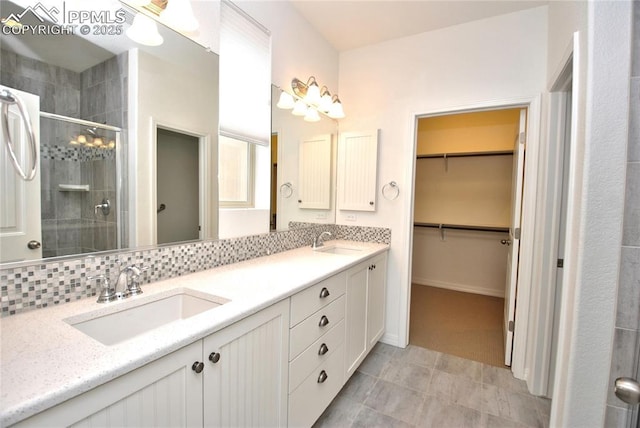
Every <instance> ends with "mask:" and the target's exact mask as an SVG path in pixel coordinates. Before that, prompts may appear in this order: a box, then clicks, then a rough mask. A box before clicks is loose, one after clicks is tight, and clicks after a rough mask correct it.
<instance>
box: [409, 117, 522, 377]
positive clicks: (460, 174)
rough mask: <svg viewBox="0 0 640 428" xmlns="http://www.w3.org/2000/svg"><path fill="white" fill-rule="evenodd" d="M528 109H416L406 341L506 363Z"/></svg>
mask: <svg viewBox="0 0 640 428" xmlns="http://www.w3.org/2000/svg"><path fill="white" fill-rule="evenodd" d="M526 115H527V109H526V108H520V107H514V108H502V109H493V110H480V111H469V112H462V113H454V114H440V115H432V116H425V117H420V118H418V122H417V133H416V140H417V150H416V154H417V158H416V168H415V183H414V189H415V195H414V230H413V249H412V253H413V254H412V258H413V262H412V291H411V308H410V314H411V315H410V326H409V342H410V343H413V344H416V345H418V346H423V347H426V348H429V349H433V350H436V351H440V352H444V353H448V354H453V355H458V356H460V357H463V358H468V359H472V360H476V361H481V362H484V363H487V364H491V365H494V366H500V367H503V366H504V365H510V363H511V347H512V342H513V320H514V319H515V291H516V290H515V288H516V284H517V281H516V279H517V268H518V255H519V239H520V231H519V229H520V216H521V206H522V202H521V201H522V186H523V176H524V144H523V143H524V135H525V129H526V120H527V116H526Z"/></svg>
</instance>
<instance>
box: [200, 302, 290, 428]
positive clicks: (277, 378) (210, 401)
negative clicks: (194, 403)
mask: <svg viewBox="0 0 640 428" xmlns="http://www.w3.org/2000/svg"><path fill="white" fill-rule="evenodd" d="M203 350H204V363H205V368H204V371H203V374H204V426H206V427H284V426H286V425H287V393H288V389H287V371H288V368H287V363H288V356H289V299H286V300H284V301H282V302H280V303H277V304H275V305H273V306H270V307H268V308H266V309H263V310H262V311H260V312H258V313H257V314H255V315H252V316H251V317H249V318H245V319H243V320H241V321H239V322H237V323H235V324H233V325H231V326H229V327H227V328H225V329H224V330H221V331H219V332H217V333H214V334H212V335H211V336H208V337H206V338H205V339H204V340H203Z"/></svg>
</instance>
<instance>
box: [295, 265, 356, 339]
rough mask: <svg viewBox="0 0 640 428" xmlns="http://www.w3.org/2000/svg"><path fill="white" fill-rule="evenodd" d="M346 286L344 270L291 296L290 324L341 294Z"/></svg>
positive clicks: (296, 322) (302, 318)
mask: <svg viewBox="0 0 640 428" xmlns="http://www.w3.org/2000/svg"><path fill="white" fill-rule="evenodd" d="M346 287H347V276H346V273H345V272H342V273H339V274H337V275H334V276H332V277H330V278H327V279H325V280H324V281H321V282H319V283H317V284H316V285H314V286H312V287H309V288H307V289H306V290H303V291H301V292H299V293H297V294H295V295H293V296H292V297H291V317H290V323H291V324H290V325H291V326H292V327H293V326H294V325H296V324H298V323H299V322H301V321H302V320H304V319H305V318H306V317H308V316H309V315H311V314H312V313H314V312H315V311H317V310H318V309H320V308H322V307H323V306H326V305H327V304H328V303H331V302H333V301H334V300H336V299H337V298H338V297H340V296H342V295H343V294H344V292H345V290H346ZM323 289H326V291H323ZM327 293H328V295H327ZM322 296H325V297H322Z"/></svg>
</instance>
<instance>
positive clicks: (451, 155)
mask: <svg viewBox="0 0 640 428" xmlns="http://www.w3.org/2000/svg"><path fill="white" fill-rule="evenodd" d="M506 155H513V150H495V151H485V152H458V153H430V154H424V155H417V156H416V157H417V158H418V159H433V158H461V157H471V156H473V157H476V156H506Z"/></svg>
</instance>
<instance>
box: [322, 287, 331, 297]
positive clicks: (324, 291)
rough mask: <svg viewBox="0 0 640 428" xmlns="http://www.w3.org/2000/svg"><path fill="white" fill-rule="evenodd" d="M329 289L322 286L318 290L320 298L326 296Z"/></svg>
mask: <svg viewBox="0 0 640 428" xmlns="http://www.w3.org/2000/svg"><path fill="white" fill-rule="evenodd" d="M329 294H330V293H329V290H327V287H322V290H320V298H321V299H324V298H326V297H329Z"/></svg>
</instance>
